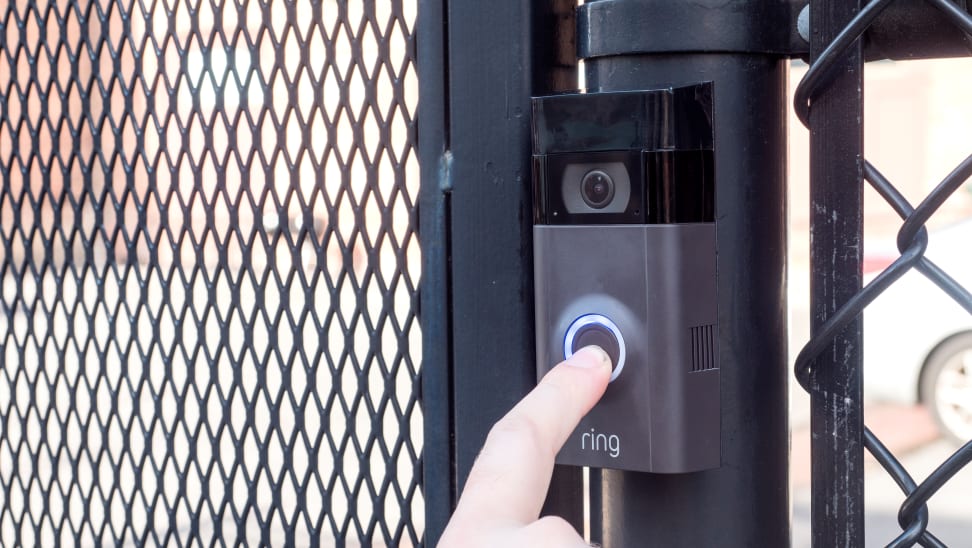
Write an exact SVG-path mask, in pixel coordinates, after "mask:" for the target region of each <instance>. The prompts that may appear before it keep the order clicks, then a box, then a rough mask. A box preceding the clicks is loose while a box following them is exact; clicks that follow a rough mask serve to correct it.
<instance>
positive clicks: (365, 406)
mask: <svg viewBox="0 0 972 548" xmlns="http://www.w3.org/2000/svg"><path fill="white" fill-rule="evenodd" d="M414 20H415V2H414V0H386V1H379V2H355V1H350V2H348V1H343V0H342V1H336V0H323V2H322V1H321V0H315V1H300V2H285V1H272V2H271V1H269V0H232V1H225V0H201V1H199V0H154V1H151V0H31V1H28V0H9V1H8V2H4V3H2V6H0V177H2V188H0V280H2V286H0V308H2V314H0V360H2V367H0V544H2V545H4V546H14V545H19V544H24V545H46V546H50V545H54V544H60V543H63V544H75V543H81V544H85V545H91V544H99V545H101V544H119V543H126V544H129V543H130V544H139V545H141V544H152V545H156V544H171V545H178V546H182V545H189V544H193V545H207V546H210V545H224V544H236V543H238V542H246V543H253V544H257V543H259V544H273V545H279V544H285V543H286V544H297V545H305V544H317V543H320V544H324V545H328V544H338V545H358V544H360V545H369V546H370V545H395V546H400V545H406V546H407V545H415V544H418V543H419V542H420V539H421V535H422V531H423V521H422V518H423V512H422V508H423V500H422V494H421V490H420V452H421V440H422V417H421V412H420V409H419V405H418V369H417V368H418V361H419V356H420V354H421V346H420V344H421V343H420V339H421V337H420V332H419V326H418V323H417V320H416V307H417V302H418V300H417V291H416V284H417V280H418V276H419V249H418V241H417V236H416V233H415V232H416V227H417V217H416V211H415V205H414V200H415V198H416V196H417V192H418V165H417V159H416V156H415V151H414V142H415V139H416V134H415V123H414V119H413V114H414V112H415V107H416V101H417V78H416V74H415V69H414V53H413V52H414V36H413V31H414Z"/></svg>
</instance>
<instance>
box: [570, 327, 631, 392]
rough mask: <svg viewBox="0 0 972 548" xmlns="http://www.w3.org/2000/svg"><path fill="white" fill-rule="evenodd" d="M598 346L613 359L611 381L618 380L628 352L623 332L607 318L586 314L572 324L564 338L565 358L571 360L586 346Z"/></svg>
mask: <svg viewBox="0 0 972 548" xmlns="http://www.w3.org/2000/svg"><path fill="white" fill-rule="evenodd" d="M591 345H597V346H600V347H601V348H603V349H604V351H605V352H607V354H608V356H610V357H611V365H612V367H613V368H614V370H613V371H612V372H611V381H612V382H613V381H614V379H616V378H618V375H620V374H621V370H622V369H624V360H625V357H626V350H625V347H624V338H623V337H622V336H621V330H620V329H618V326H617V325H616V324H615V323H614V322H613V321H611V319H610V318H608V317H607V316H603V315H601V314H585V315H583V316H581V317H579V318H577V319H576V320H574V321H573V323H571V324H570V327H569V328H567V335H566V336H565V337H564V358H565V359H566V358H570V357H571V356H573V355H574V352H577V351H578V350H580V349H581V348H584V347H585V346H591Z"/></svg>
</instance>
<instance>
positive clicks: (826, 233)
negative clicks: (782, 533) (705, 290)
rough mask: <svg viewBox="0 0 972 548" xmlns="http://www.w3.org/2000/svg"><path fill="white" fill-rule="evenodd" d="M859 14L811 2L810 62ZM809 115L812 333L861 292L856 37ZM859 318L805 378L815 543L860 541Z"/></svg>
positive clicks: (854, 5)
mask: <svg viewBox="0 0 972 548" xmlns="http://www.w3.org/2000/svg"><path fill="white" fill-rule="evenodd" d="M860 8H861V2H860V0H854V1H850V2H820V1H814V2H812V5H811V9H810V17H811V20H810V28H811V29H812V33H811V39H810V56H811V61H813V60H814V59H816V58H817V57H818V56H819V55H820V54H821V53H822V52H823V51H824V49H825V48H826V47H827V46H828V45H829V44H830V42H831V41H832V40H833V39H834V38H835V37H836V36H837V34H838V33H839V32H840V31H841V30H843V29H844V27H845V26H846V25H847V23H848V22H850V20H851V19H852V18H853V17H854V15H856V14H857V13H858V12H859V11H860ZM832 74H833V77H832V79H831V80H830V81H829V84H828V85H827V86H825V87H824V89H823V90H822V91H821V92H820V93H819V94H818V95H816V96H815V97H814V99H813V103H812V106H811V109H810V201H811V206H810V207H811V210H810V214H811V217H810V231H811V246H810V264H811V275H810V295H811V302H810V307H811V310H812V311H813V319H812V324H811V325H812V329H813V330H814V331H816V330H817V329H819V328H820V326H821V325H823V323H824V322H825V321H826V320H827V318H829V317H830V316H831V315H832V314H834V313H835V312H836V311H837V310H838V308H839V307H841V306H842V305H843V304H844V303H845V302H847V300H849V299H850V298H851V297H853V296H854V295H856V294H857V293H858V292H859V291H860V289H861V283H862V280H861V278H862V274H861V252H862V242H863V230H864V224H863V200H864V197H863V164H864V158H863V150H864V130H863V127H864V125H863V122H862V120H863V117H864V112H863V86H864V84H863V57H862V53H861V45H860V41H858V42H857V43H856V44H855V45H854V46H853V47H852V48H851V49H850V51H849V52H848V54H847V55H846V57H845V58H844V59H843V61H841V62H838V66H837V67H835V69H834V70H833V72H832ZM862 327H863V322H862V320H861V318H860V317H858V318H857V319H856V320H854V321H853V322H851V324H850V325H848V326H847V327H846V328H845V329H844V331H843V333H842V334H841V335H840V336H838V337H836V338H835V339H834V342H833V344H832V346H831V347H830V350H829V351H825V352H824V353H823V354H822V355H821V356H820V357H819V358H817V363H816V364H815V367H814V374H813V376H812V377H811V381H810V382H811V408H812V411H811V422H810V425H811V430H812V440H813V441H812V445H811V449H810V452H811V460H812V463H813V464H812V480H811V481H812V492H813V499H812V501H811V507H810V512H811V516H812V518H813V531H812V538H813V545H814V546H862V545H863V543H864V444H863V432H864V413H863V408H862V402H861V398H862V371H861V370H862V353H861V346H862V344H863V340H862Z"/></svg>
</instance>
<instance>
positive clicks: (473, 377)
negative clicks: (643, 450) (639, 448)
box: [417, 0, 582, 546]
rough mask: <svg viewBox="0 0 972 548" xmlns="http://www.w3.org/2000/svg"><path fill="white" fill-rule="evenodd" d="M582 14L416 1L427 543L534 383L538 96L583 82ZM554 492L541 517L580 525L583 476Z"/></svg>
mask: <svg viewBox="0 0 972 548" xmlns="http://www.w3.org/2000/svg"><path fill="white" fill-rule="evenodd" d="M574 7H575V4H574V3H573V2H571V1H568V0H544V1H542V2H541V1H531V0H501V1H496V2H450V1H448V0H421V1H420V3H419V9H420V15H419V39H418V40H417V42H418V44H419V50H418V65H419V71H420V78H421V81H420V90H421V91H420V93H421V96H420V106H419V112H420V119H419V147H420V154H421V162H422V202H421V210H420V214H421V217H422V220H421V229H422V249H423V253H424V269H425V270H424V273H423V286H422V329H423V367H422V375H423V402H424V411H425V446H424V473H425V477H424V485H425V495H426V511H427V526H426V535H425V543H426V544H427V545H430V546H433V545H435V543H436V541H437V540H438V538H439V536H440V534H441V532H442V529H443V528H444V526H445V524H446V522H447V520H448V517H449V514H450V513H451V510H452V507H453V506H454V504H455V501H456V500H457V497H458V494H459V492H460V491H461V489H462V485H463V484H464V482H465V479H466V476H467V475H468V474H469V469H470V468H471V467H472V464H473V462H474V461H475V459H476V456H477V455H478V453H479V449H480V447H481V446H482V443H483V441H485V438H486V433H487V432H488V431H489V428H490V427H491V426H492V425H493V423H494V422H496V420H498V419H499V418H500V417H501V416H502V415H503V414H505V413H506V412H507V411H508V410H509V409H511V408H512V407H513V405H514V404H515V403H516V402H517V401H518V400H519V399H520V398H522V397H523V396H524V395H525V394H526V393H527V392H528V391H529V390H530V389H531V388H533V386H534V385H535V384H536V364H535V360H536V357H535V350H534V325H533V250H532V246H531V241H532V225H533V216H532V190H531V177H530V169H531V167H530V166H531V163H530V153H531V147H530V112H531V111H530V97H531V96H532V95H535V94H543V93H551V92H553V91H556V90H557V89H560V88H562V87H575V86H576V84H575V81H576V78H572V77H571V75H574V76H576V72H575V71H574V70H573V68H572V65H573V64H574V63H575V62H574V55H573V32H572V28H573V9H574ZM535 44H543V47H537V48H535V47H534V46H535ZM565 49H566V53H565ZM551 491H552V492H553V493H555V494H556V496H554V497H552V501H553V502H552V504H550V505H548V506H547V507H546V508H545V511H549V512H552V513H556V514H558V515H561V516H563V517H565V518H566V519H568V520H569V521H571V522H572V523H574V525H575V526H576V527H578V528H579V527H581V526H582V521H581V520H582V515H581V511H582V496H581V495H582V492H581V476H580V471H579V470H578V469H565V468H559V467H558V470H556V471H555V474H554V479H553V482H552V484H551Z"/></svg>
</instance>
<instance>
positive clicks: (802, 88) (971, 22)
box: [794, 0, 972, 546]
mask: <svg viewBox="0 0 972 548" xmlns="http://www.w3.org/2000/svg"><path fill="white" fill-rule="evenodd" d="M927 1H928V3H929V4H931V5H933V6H934V7H935V8H936V9H939V10H941V11H942V13H944V14H945V15H946V16H947V17H948V19H949V20H950V21H951V22H952V23H953V24H955V25H956V26H958V27H959V28H961V29H962V30H963V31H964V32H965V33H966V34H968V35H972V16H970V15H969V14H968V13H965V12H963V11H962V10H960V9H958V8H957V6H956V5H955V4H953V3H952V2H950V1H949V0H927ZM892 2H893V0H874V1H872V2H870V3H868V4H867V5H866V6H865V7H864V8H863V9H862V10H861V11H860V12H859V13H858V15H857V16H856V17H855V18H854V19H853V20H852V21H851V22H850V23H849V24H848V25H847V27H846V28H845V29H844V30H843V31H841V32H840V33H839V34H838V35H837V37H836V38H835V39H834V40H833V42H832V43H831V44H830V45H829V46H828V47H827V48H826V49H825V50H824V52H823V53H822V54H821V55H820V56H819V57H818V58H817V59H816V60H815V61H814V62H813V63H812V64H811V66H810V69H809V70H808V72H807V74H806V75H805V76H804V78H803V80H802V81H801V82H800V84H799V86H798V87H797V90H796V94H795V100H794V103H795V104H794V107H795V109H796V112H797V115H798V116H799V117H800V120H801V121H802V122H803V123H804V124H805V125H807V126H808V127H809V111H810V109H811V108H812V107H813V99H814V97H815V96H817V95H818V94H819V93H820V92H821V91H823V90H824V89H826V87H827V85H828V81H829V80H828V79H829V78H830V77H831V76H833V70H834V69H835V68H836V67H837V66H838V64H839V63H840V61H841V59H842V57H843V55H844V54H845V53H846V52H847V51H848V49H849V48H850V47H851V46H852V45H853V44H854V43H855V42H856V41H857V40H859V39H860V38H861V36H862V34H863V33H864V32H865V31H866V30H867V28H868V27H869V26H870V25H871V24H872V23H873V22H874V20H875V19H876V18H877V16H878V15H880V13H881V12H882V10H884V9H885V8H887V6H888V5H890V4H891V3H892ZM970 176H972V155H970V156H969V157H967V158H966V159H965V160H964V161H963V162H961V164H959V166H957V167H956V168H955V169H954V170H953V171H952V172H951V173H950V174H949V175H948V176H947V177H945V179H943V180H942V182H941V183H940V184H938V185H937V186H936V187H935V189H934V190H932V192H931V193H930V194H929V195H928V196H927V197H926V198H925V199H924V200H922V202H921V203H920V204H918V205H917V206H912V204H911V203H909V202H908V200H907V199H906V198H905V197H904V196H903V195H902V194H901V193H900V192H899V191H898V190H897V189H896V188H895V187H894V185H893V184H892V183H891V182H890V181H889V180H888V179H887V178H885V177H884V176H883V175H882V174H881V173H880V171H878V169H877V168H876V167H875V166H873V165H872V164H871V163H870V162H865V164H864V178H865V179H866V180H867V181H868V183H870V185H871V186H872V187H873V188H874V189H875V190H876V191H877V192H878V194H879V195H880V196H881V197H882V198H884V199H885V200H886V201H887V202H888V203H889V204H890V205H891V207H892V208H894V210H895V211H896V212H897V213H898V215H900V216H901V218H902V219H903V221H904V222H903V223H902V226H901V229H900V231H899V233H898V249H899V251H900V253H901V255H900V257H898V258H897V259H896V260H895V261H894V262H893V263H892V264H891V265H890V266H888V267H887V268H886V269H885V270H884V271H883V272H881V273H880V274H878V275H877V276H876V277H875V278H874V279H873V280H871V281H870V282H869V283H868V284H867V285H865V286H864V287H863V288H862V289H861V291H860V292H859V293H858V294H857V295H855V296H854V297H853V298H851V299H850V300H848V301H847V302H846V303H845V304H844V305H843V306H842V307H840V308H839V309H838V310H837V312H836V313H835V314H833V315H832V316H831V317H830V318H829V319H828V320H827V321H826V322H825V323H824V324H823V325H822V326H821V327H820V329H819V330H817V332H815V333H814V334H813V336H812V337H811V340H810V341H809V342H808V343H807V344H806V346H804V348H803V349H802V350H801V351H800V353H799V355H798V356H797V359H796V364H795V371H796V375H797V379H798V380H799V381H800V383H801V385H802V386H803V387H804V388H805V389H806V390H808V391H810V389H811V383H810V379H811V377H812V375H813V374H814V369H815V367H817V365H816V363H815V359H816V358H817V357H818V356H820V355H821V353H822V352H823V351H824V350H825V349H826V348H829V347H830V344H831V341H832V340H833V339H834V337H836V336H837V335H839V334H840V332H841V331H842V330H843V328H844V327H846V326H847V325H848V324H849V323H850V322H851V321H852V320H854V318H856V317H857V316H858V315H859V314H861V313H863V311H864V309H865V308H866V307H867V306H868V305H869V304H870V303H871V302H873V301H874V299H875V298H876V297H877V296H878V295H880V294H881V293H882V292H883V291H885V290H886V289H887V288H888V287H890V286H891V285H892V284H894V283H895V282H896V281H897V280H899V279H900V278H901V277H902V276H903V275H904V274H905V273H906V272H908V271H909V270H912V269H914V270H916V271H918V272H920V273H921V274H923V275H924V276H925V277H927V278H928V279H929V280H931V281H932V282H933V283H934V284H935V285H937V286H938V288H939V289H941V290H942V291H944V292H945V293H946V294H947V295H949V296H950V297H951V298H952V299H953V300H955V302H956V303H958V304H959V305H960V306H962V307H963V308H964V309H965V310H966V311H968V312H969V313H970V314H972V294H970V293H969V290H968V289H967V288H964V287H963V286H962V285H961V284H959V283H958V282H956V281H955V280H954V279H953V278H952V277H951V276H950V275H949V274H948V273H947V272H945V271H944V270H942V269H941V268H939V267H938V266H937V265H936V264H935V263H934V262H932V261H931V260H930V259H928V258H927V257H925V256H924V253H925V250H926V248H927V246H928V240H929V235H928V233H927V231H926V229H925V224H926V223H927V222H928V220H929V219H930V218H931V216H932V215H933V214H934V213H935V212H936V211H937V210H938V208H939V207H940V206H941V205H942V204H943V203H944V202H945V201H946V200H947V199H948V197H949V196H951V195H952V194H953V193H954V192H955V191H956V190H957V189H958V188H960V187H961V186H962V185H963V184H965V182H966V181H967V180H968V179H969V177H970ZM902 321H907V319H906V318H902ZM864 443H865V447H866V448H867V449H868V451H869V452H870V453H871V454H872V455H873V456H874V457H875V458H876V459H877V461H878V462H879V463H880V464H881V466H882V467H883V468H884V469H885V470H886V471H887V473H888V474H890V475H891V476H892V478H893V479H894V481H895V482H896V483H897V484H898V486H899V487H900V488H901V490H902V491H903V492H904V493H905V494H906V498H905V501H904V503H903V504H902V505H901V508H900V511H899V513H898V522H899V524H900V525H901V528H902V530H903V531H902V532H901V533H900V534H899V535H898V536H897V537H896V538H894V539H893V540H891V541H890V543H889V544H888V545H889V546H912V545H914V544H916V543H917V544H921V545H922V546H943V544H942V542H941V541H940V540H939V539H937V538H936V537H935V536H934V534H932V532H931V531H930V530H929V529H928V522H929V514H928V508H927V505H926V503H927V502H928V500H929V499H930V498H931V497H932V496H934V494H935V493H936V492H937V491H938V489H939V488H941V487H942V485H943V484H944V483H945V482H947V481H948V480H949V479H950V478H951V477H952V476H954V475H955V474H956V473H957V472H958V471H959V470H961V469H962V468H963V467H964V466H965V465H967V464H968V463H969V462H970V461H972V440H970V441H969V442H968V443H966V444H965V445H964V446H962V447H961V448H959V449H958V450H957V451H956V452H955V453H954V454H953V455H952V456H951V457H949V458H948V459H947V460H946V461H945V462H944V463H942V465H941V466H939V467H938V468H937V469H936V470H935V471H934V472H932V473H931V474H930V475H929V476H928V477H927V478H926V479H925V480H924V481H923V482H921V483H920V484H917V483H916V482H915V481H914V479H913V478H912V477H911V476H910V475H909V473H908V471H907V470H906V469H905V468H904V467H903V466H902V465H901V463H900V462H899V461H898V460H897V459H896V458H895V456H894V455H893V454H892V453H891V452H890V451H889V450H888V449H887V448H886V447H885V446H884V445H883V444H882V443H881V441H880V440H879V439H878V438H877V437H876V436H875V435H874V434H873V433H872V432H871V431H870V430H869V429H865V432H864Z"/></svg>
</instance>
